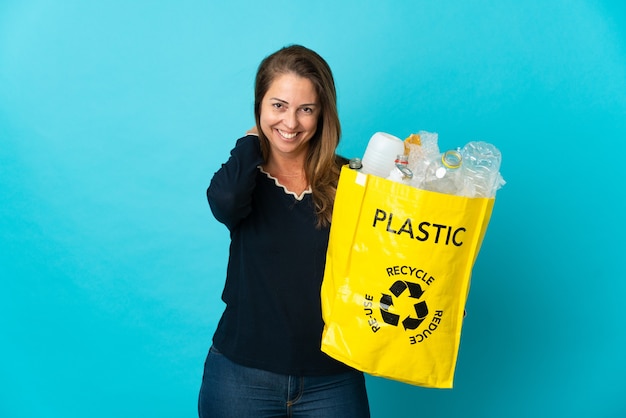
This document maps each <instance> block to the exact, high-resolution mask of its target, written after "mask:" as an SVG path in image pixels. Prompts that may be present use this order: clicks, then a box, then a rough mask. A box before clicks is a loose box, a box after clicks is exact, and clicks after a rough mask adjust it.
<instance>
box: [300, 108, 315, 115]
mask: <svg viewBox="0 0 626 418" xmlns="http://www.w3.org/2000/svg"><path fill="white" fill-rule="evenodd" d="M300 110H302V111H303V112H304V113H306V114H307V115H310V114H311V113H313V108H311V107H303V108H302V109H300Z"/></svg>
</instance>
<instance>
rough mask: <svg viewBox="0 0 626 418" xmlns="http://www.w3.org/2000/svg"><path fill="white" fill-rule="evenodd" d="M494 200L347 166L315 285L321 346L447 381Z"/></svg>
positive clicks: (389, 370) (362, 366)
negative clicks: (319, 286)
mask: <svg viewBox="0 0 626 418" xmlns="http://www.w3.org/2000/svg"><path fill="white" fill-rule="evenodd" d="M493 204H494V199H493V198H491V199H488V198H467V197H460V196H453V195H446V194H441V193H436V192H430V191H424V190H420V189H417V188H414V187H411V186H407V185H404V184H400V183H396V182H392V181H390V180H386V179H383V178H380V177H376V176H373V175H367V174H363V173H360V172H358V171H355V170H352V169H350V168H348V167H347V166H344V167H343V168H342V171H341V176H340V179H339V185H338V189H337V197H336V200H335V207H334V211H333V218H332V225H331V229H330V241H329V246H328V252H327V256H326V268H325V272H324V280H323V283H322V289H321V299H322V316H323V319H324V323H325V326H324V332H323V336H322V351H324V352H325V353H327V354H328V355H330V356H331V357H333V358H335V359H337V360H339V361H342V362H344V363H346V364H348V365H350V366H352V367H354V368H356V369H359V370H361V371H364V372H366V373H369V374H371V375H375V376H382V377H386V378H390V379H394V380H399V381H402V382H405V383H410V384H414V385H418V386H425V387H435V388H451V387H452V383H453V378H454V369H455V366H456V360H457V354H458V349H459V343H460V338H461V327H462V324H463V313H464V308H465V302H466V299H467V295H468V292H469V285H470V278H471V271H472V266H473V264H474V261H475V259H476V256H477V255H478V251H479V249H480V244H481V242H482V239H483V236H484V234H485V231H486V228H487V225H488V223H489V218H490V216H491V211H492V208H493Z"/></svg>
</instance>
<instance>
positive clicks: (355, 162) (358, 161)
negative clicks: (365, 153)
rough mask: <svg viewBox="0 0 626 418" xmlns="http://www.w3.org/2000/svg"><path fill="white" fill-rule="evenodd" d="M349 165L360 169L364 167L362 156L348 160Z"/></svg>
mask: <svg viewBox="0 0 626 418" xmlns="http://www.w3.org/2000/svg"><path fill="white" fill-rule="evenodd" d="M348 167H350V168H351V169H353V170H360V169H361V168H363V163H361V159H360V158H356V157H355V158H350V160H349V161H348Z"/></svg>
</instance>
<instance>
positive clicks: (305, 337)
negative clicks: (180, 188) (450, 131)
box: [198, 45, 369, 418]
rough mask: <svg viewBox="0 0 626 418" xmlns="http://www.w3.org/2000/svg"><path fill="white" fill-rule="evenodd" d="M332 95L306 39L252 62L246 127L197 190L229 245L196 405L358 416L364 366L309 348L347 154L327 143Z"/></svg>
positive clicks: (244, 412) (325, 69)
mask: <svg viewBox="0 0 626 418" xmlns="http://www.w3.org/2000/svg"><path fill="white" fill-rule="evenodd" d="M336 102H337V99H336V91H335V84H334V80H333V76H332V73H331V70H330V68H329V66H328V64H327V63H326V62H325V61H324V59H323V58H322V57H320V56H319V55H318V54H317V53H315V52H314V51H312V50H310V49H307V48H305V47H302V46H298V45H294V46H289V47H286V48H283V49H281V50H279V51H277V52H275V53H274V54H272V55H270V56H268V57H267V58H265V59H264V60H263V61H262V62H261V65H260V66H259V69H258V71H257V76H256V83H255V102H254V113H255V118H256V127H255V128H254V129H253V130H252V131H250V132H249V133H248V135H246V136H245V137H243V138H241V139H239V140H238V141H237V143H236V145H235V148H234V149H233V150H232V151H231V156H230V158H229V160H228V161H227V162H226V163H225V164H223V165H222V167H221V168H220V170H218V171H217V172H216V173H215V175H214V176H213V179H212V180H211V183H210V185H209V188H208V190H207V197H208V201H209V205H210V207H211V210H212V212H213V215H214V216H215V218H216V219H217V220H218V221H220V222H222V223H223V224H225V225H226V227H228V229H229V231H230V235H231V245H230V256H229V262H228V269H227V277H226V284H225V287H224V291H223V294H222V299H223V300H224V302H225V303H226V309H225V311H224V313H223V315H222V318H221V319H220V322H219V324H218V326H217V330H216V332H215V335H214V336H213V345H212V346H211V348H210V350H209V354H208V356H207V359H206V363H205V368H204V376H203V380H202V386H201V389H200V396H199V405H198V409H199V415H200V417H255V418H256V417H270V416H271V417H287V416H289V417H325V418H333V417H337V418H339V417H341V418H346V417H369V406H368V400H367V394H366V390H365V381H364V377H363V374H362V373H360V372H358V371H356V370H354V369H351V368H350V367H348V366H346V365H344V364H343V363H340V362H338V361H336V360H334V359H332V358H330V357H329V356H327V355H326V354H325V353H323V352H322V351H321V350H320V345H321V334H322V328H323V322H322V317H321V306H320V286H321V281H322V276H323V272H324V264H325V258H326V248H327V245H328V234H329V228H330V220H331V214H332V208H333V201H334V196H335V191H336V186H337V181H338V178H339V171H340V167H341V165H342V164H344V163H345V162H346V161H345V160H344V159H342V158H340V157H338V156H337V155H336V148H337V145H338V143H339V137H340V134H341V128H340V124H339V118H338V115H337V103H336ZM257 135H258V136H257Z"/></svg>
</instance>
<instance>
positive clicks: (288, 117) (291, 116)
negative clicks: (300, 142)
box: [283, 111, 298, 129]
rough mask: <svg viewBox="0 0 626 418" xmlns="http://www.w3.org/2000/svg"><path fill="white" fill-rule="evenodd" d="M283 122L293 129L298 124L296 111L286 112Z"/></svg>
mask: <svg viewBox="0 0 626 418" xmlns="http://www.w3.org/2000/svg"><path fill="white" fill-rule="evenodd" d="M283 123H284V124H285V127H286V128H289V129H295V128H296V127H297V126H298V115H297V114H296V111H290V112H286V113H285V118H284V120H283Z"/></svg>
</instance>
